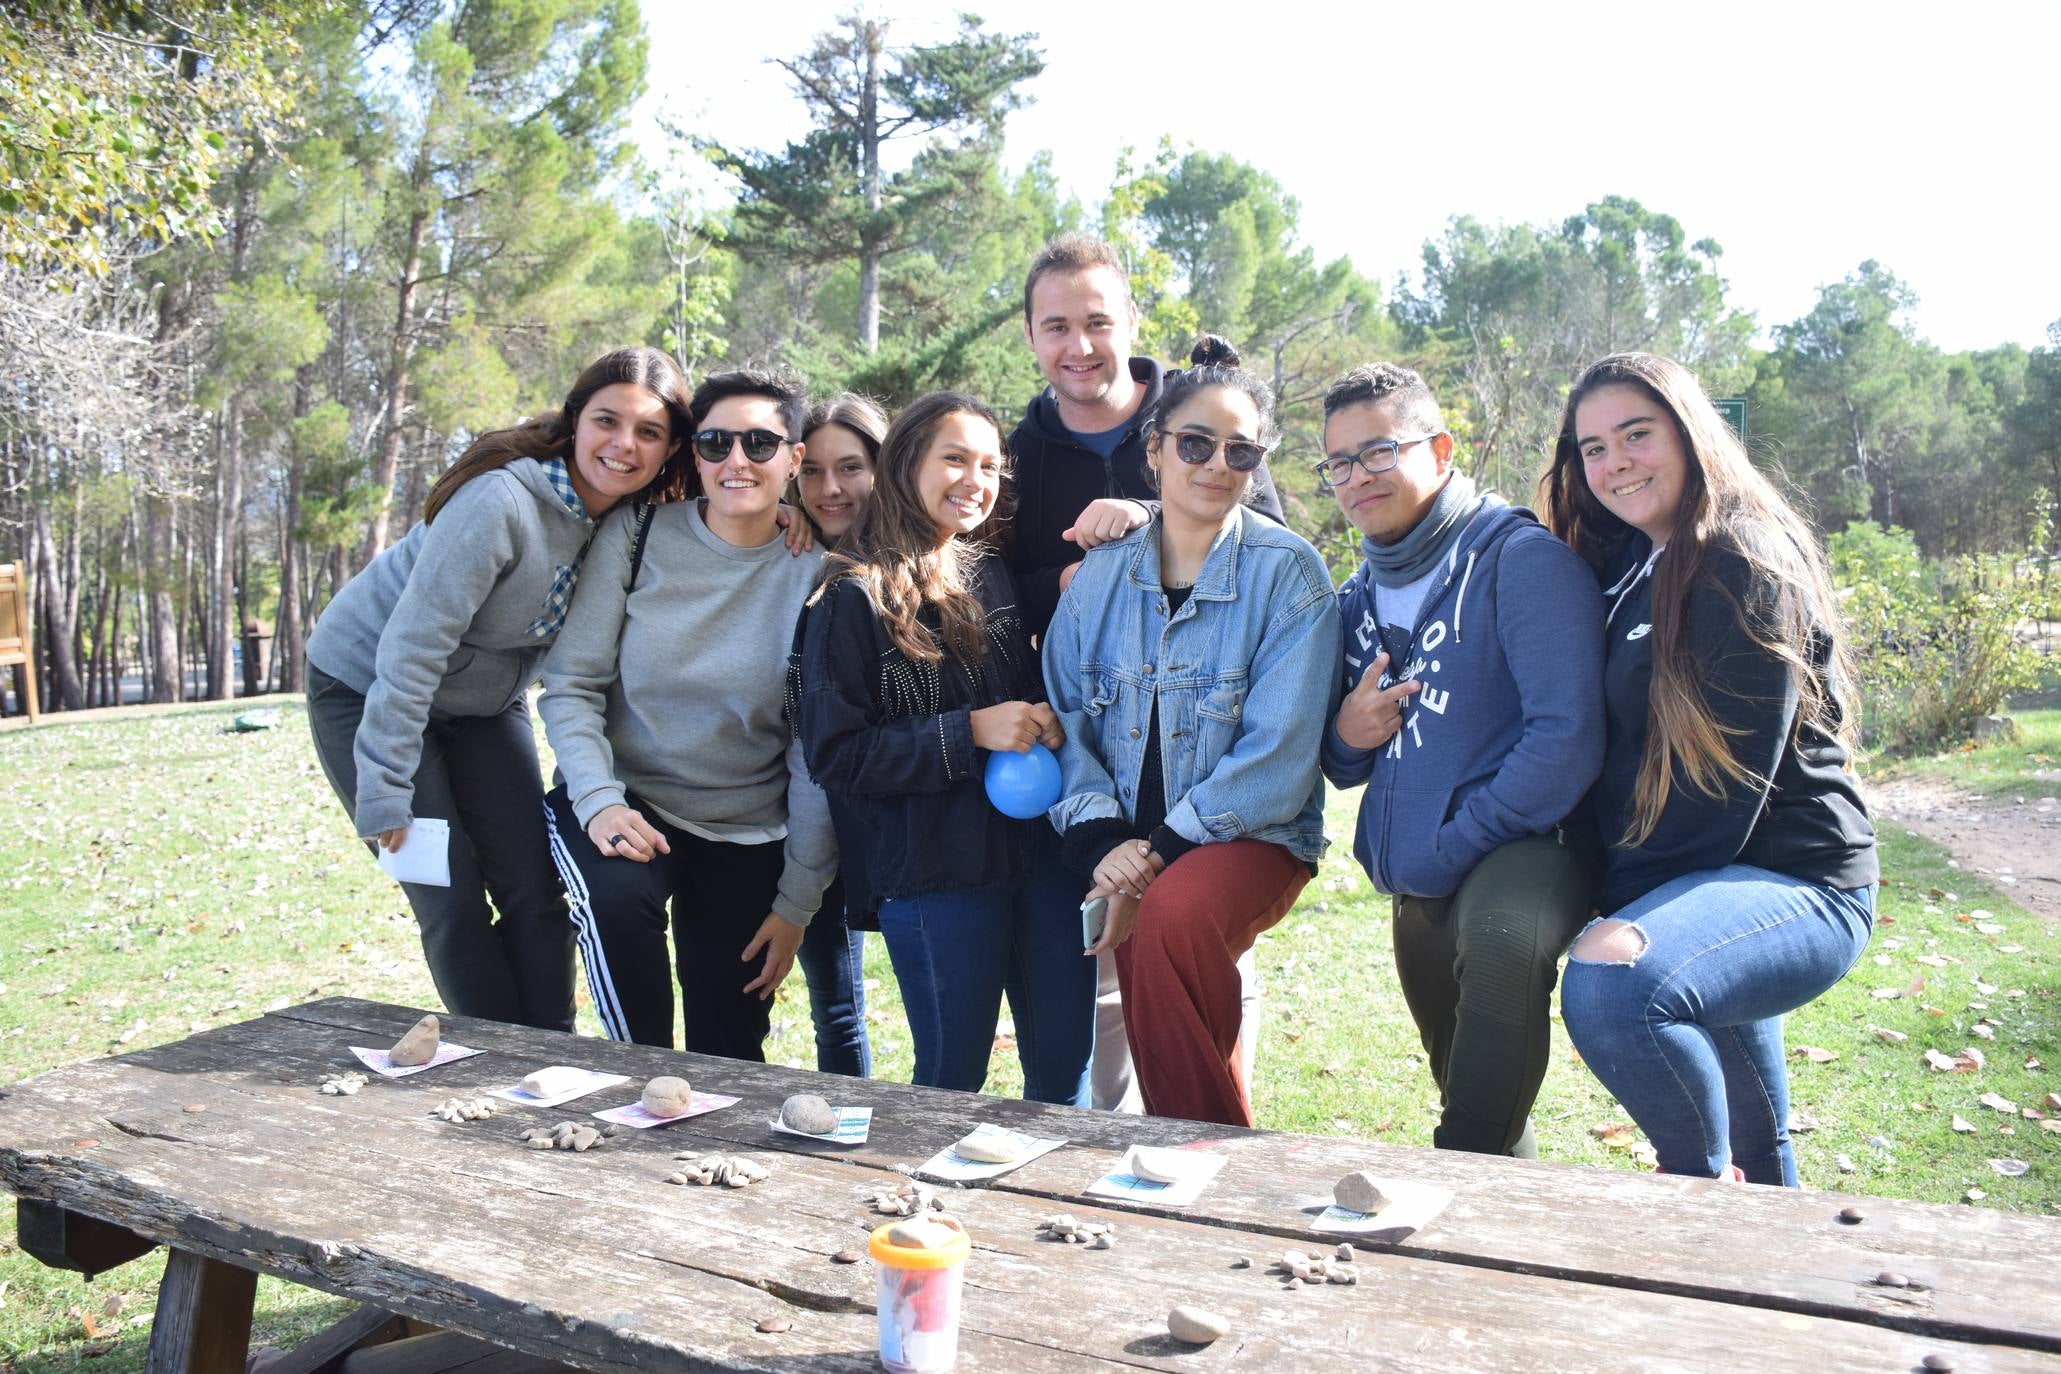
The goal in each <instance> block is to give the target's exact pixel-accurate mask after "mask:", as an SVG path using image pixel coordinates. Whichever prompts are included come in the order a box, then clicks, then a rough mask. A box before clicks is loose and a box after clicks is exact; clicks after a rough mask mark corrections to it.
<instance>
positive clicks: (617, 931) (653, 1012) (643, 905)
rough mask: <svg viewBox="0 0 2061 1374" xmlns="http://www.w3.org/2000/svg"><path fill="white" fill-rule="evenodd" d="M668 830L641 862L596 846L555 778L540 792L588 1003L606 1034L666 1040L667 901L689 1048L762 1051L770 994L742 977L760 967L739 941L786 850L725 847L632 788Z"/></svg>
mask: <svg viewBox="0 0 2061 1374" xmlns="http://www.w3.org/2000/svg"><path fill="white" fill-rule="evenodd" d="M626 800H627V802H628V803H629V805H630V806H631V807H632V808H633V809H635V810H636V811H638V812H640V813H641V814H642V815H643V817H644V819H645V821H646V822H648V823H649V824H650V825H651V826H652V827H653V828H654V829H656V830H658V831H659V832H660V833H661V834H663V835H664V836H665V837H666V843H667V844H669V845H671V846H672V852H671V853H670V854H654V855H653V856H652V858H651V862H649V863H641V864H640V863H638V862H637V861H636V860H635V859H622V858H617V857H615V856H614V855H608V854H603V853H602V852H601V851H600V850H598V849H596V848H595V847H594V842H593V841H592V840H590V839H588V838H587V831H586V827H584V826H582V825H581V824H580V822H579V818H578V817H576V816H574V815H573V809H572V802H571V800H570V799H569V798H568V797H567V796H566V792H565V788H564V787H563V786H559V787H554V788H552V789H551V792H550V794H549V795H548V796H547V797H545V799H544V813H545V818H546V821H547V823H548V825H549V828H550V832H551V855H552V857H553V858H554V859H556V860H557V861H558V872H559V876H560V877H562V878H564V880H565V891H566V895H567V896H568V897H570V898H571V899H572V918H573V925H574V927H575V928H576V929H577V930H578V932H579V942H580V958H581V960H582V962H584V963H585V964H586V966H587V987H588V990H589V991H591V992H592V993H593V995H594V1010H595V1011H596V1012H597V1013H598V1014H599V1015H600V1017H601V1025H602V1028H603V1029H605V1030H606V1031H607V1032H608V1038H609V1039H611V1040H634V1041H636V1042H637V1043H638V1044H640V1045H663V1046H665V1047H666V1048H668V1049H670V1048H672V1044H673V976H672V973H671V972H670V971H668V969H667V968H666V929H667V926H668V923H669V922H668V917H667V912H666V904H667V902H668V901H670V902H671V904H672V914H671V917H670V925H671V928H672V932H673V961H674V964H675V966H676V967H677V968H678V970H679V975H680V995H681V998H682V1000H683V1001H684V1002H685V1004H686V1015H687V1048H688V1049H689V1050H690V1051H692V1052H693V1053H696V1054H717V1055H722V1056H723V1057H724V1058H726V1059H751V1060H756V1061H758V1062H760V1063H764V1062H765V1058H766V1048H765V1046H766V1033H767V1031H769V1030H770V1029H771V1028H772V1015H773V1003H772V999H770V998H767V999H764V1000H761V999H760V997H759V995H758V994H757V993H754V992H746V991H745V990H744V985H745V984H746V983H749V982H751V981H752V980H753V979H754V978H756V977H758V975H759V971H760V970H761V969H762V968H764V967H765V956H764V952H763V951H761V952H760V953H759V954H758V955H757V956H755V957H754V958H753V959H752V961H751V962H750V963H748V964H747V963H745V962H744V961H743V959H742V957H741V956H742V955H743V954H744V949H745V946H747V945H749V944H750V943H751V942H752V938H753V937H754V936H756V935H757V934H758V931H759V926H760V925H762V924H764V922H765V919H766V917H767V916H769V915H770V914H772V910H773V897H774V894H775V893H777V892H778V891H779V889H780V874H781V871H782V870H783V869H784V868H785V867H786V864H787V847H786V845H784V844H782V843H780V842H779V841H777V840H776V841H774V842H772V843H769V844H725V843H723V842H721V841H718V840H706V839H703V838H702V837H701V836H699V835H696V834H694V833H693V832H691V831H686V830H681V829H679V828H678V827H676V826H672V825H669V824H667V823H666V821H665V820H664V818H662V817H661V816H660V815H659V814H658V813H657V812H656V811H653V810H652V809H651V808H650V807H649V806H647V805H645V804H644V803H643V802H642V801H640V800H639V799H638V797H637V795H636V794H635V793H630V794H629V795H628V797H627V798H626Z"/></svg>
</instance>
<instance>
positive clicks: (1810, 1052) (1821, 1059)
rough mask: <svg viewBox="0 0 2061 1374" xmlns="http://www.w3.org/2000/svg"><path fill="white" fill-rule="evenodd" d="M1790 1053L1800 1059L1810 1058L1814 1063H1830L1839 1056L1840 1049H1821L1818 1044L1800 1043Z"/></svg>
mask: <svg viewBox="0 0 2061 1374" xmlns="http://www.w3.org/2000/svg"><path fill="white" fill-rule="evenodd" d="M1789 1053H1790V1054H1791V1055H1793V1056H1795V1057H1796V1058H1799V1059H1808V1060H1810V1061H1811V1063H1813V1064H1829V1063H1831V1062H1832V1061H1833V1060H1835V1059H1837V1058H1838V1057H1839V1051H1837V1050H1826V1049H1820V1048H1818V1047H1817V1046H1816V1045H1798V1046H1797V1047H1796V1048H1795V1049H1793V1050H1791V1051H1789Z"/></svg>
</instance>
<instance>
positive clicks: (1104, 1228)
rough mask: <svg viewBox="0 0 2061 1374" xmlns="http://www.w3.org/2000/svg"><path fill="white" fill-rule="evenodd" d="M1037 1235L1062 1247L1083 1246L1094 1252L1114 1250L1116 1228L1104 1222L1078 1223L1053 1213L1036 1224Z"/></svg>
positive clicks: (1062, 1213) (1062, 1214) (1066, 1216)
mask: <svg viewBox="0 0 2061 1374" xmlns="http://www.w3.org/2000/svg"><path fill="white" fill-rule="evenodd" d="M1038 1234H1039V1235H1041V1236H1043V1237H1044V1238H1045V1239H1046V1240H1056V1241H1058V1242H1060V1243H1061V1244H1062V1245H1085V1246H1087V1247H1089V1248H1090V1249H1094V1250H1113V1249H1115V1248H1116V1228H1115V1227H1114V1226H1111V1225H1110V1224H1109V1223H1108V1222H1106V1221H1078V1220H1076V1219H1075V1218H1074V1217H1072V1216H1070V1215H1068V1214H1067V1213H1065V1212H1055V1213H1054V1214H1053V1215H1051V1216H1049V1217H1046V1218H1045V1219H1044V1220H1043V1221H1042V1222H1040V1223H1039V1224H1038Z"/></svg>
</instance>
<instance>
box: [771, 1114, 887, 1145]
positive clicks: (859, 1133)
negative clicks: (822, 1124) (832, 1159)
mask: <svg viewBox="0 0 2061 1374" xmlns="http://www.w3.org/2000/svg"><path fill="white" fill-rule="evenodd" d="M832 1110H833V1111H835V1112H836V1113H837V1125H836V1126H835V1127H833V1128H831V1129H830V1130H829V1131H827V1132H825V1133H824V1134H822V1135H816V1134H815V1133H814V1132H811V1131H797V1130H796V1129H794V1127H792V1126H786V1125H782V1124H781V1123H780V1122H779V1121H777V1120H776V1121H769V1122H767V1123H766V1124H767V1125H768V1126H771V1127H772V1128H773V1130H774V1132H775V1133H776V1134H778V1135H798V1136H800V1137H801V1138H802V1139H803V1140H825V1141H828V1142H830V1143H831V1144H832V1145H864V1144H865V1143H866V1135H867V1133H868V1132H870V1131H871V1130H872V1129H873V1109H872V1108H871V1107H835V1108H832Z"/></svg>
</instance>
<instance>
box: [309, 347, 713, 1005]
mask: <svg viewBox="0 0 2061 1374" xmlns="http://www.w3.org/2000/svg"><path fill="white" fill-rule="evenodd" d="M688 429H689V424H688V420H687V382H686V378H685V377H684V376H682V375H681V372H680V369H679V367H678V365H677V364H675V363H674V362H673V360H672V358H671V357H669V356H668V355H667V354H665V353H663V352H660V351H659V350H657V349H653V348H626V349H619V350H617V351H615V352H613V353H609V354H607V355H605V356H603V357H601V358H599V359H597V360H596V361H595V362H594V363H593V364H592V365H591V366H589V367H588V368H587V370H586V371H584V372H582V373H581V374H580V376H579V380H578V381H576V382H574V383H573V388H572V391H571V392H570V393H569V394H568V395H567V396H566V398H565V404H564V405H563V406H561V407H558V408H557V409H554V410H551V411H548V412H546V413H545V414H542V415H539V416H537V417H536V418H534V419H531V420H528V421H526V422H524V423H523V424H520V425H517V426H515V427H514V428H512V429H503V430H495V431H493V432H491V433H488V434H483V435H481V436H480V437H479V438H478V439H477V440H475V441H474V443H473V444H472V446H471V447H470V448H469V449H467V450H466V452H465V456H464V457H462V458H461V459H459V460H458V462H457V463H456V464H455V465H454V466H453V467H452V468H451V469H450V471H448V472H446V473H445V474H444V475H443V476H442V477H441V478H439V479H438V481H437V484H436V486H435V487H434V488H433V489H432V490H431V492H430V495H429V500H428V502H427V504H426V506H425V508H424V510H423V517H422V523H421V524H419V525H417V526H416V527H415V528H414V529H412V530H410V531H409V532H408V534H407V536H406V537H405V538H403V539H402V540H401V541H400V542H399V543H397V544H395V545H394V546H393V547H392V548H390V549H388V550H387V551H386V552H385V553H383V554H381V555H380V556H379V557H378V558H377V559H375V560H373V562H372V564H371V566H370V567H368V568H366V569H365V570H364V571H363V572H362V573H360V574H359V575H358V576H357V577H355V578H353V579H352V580H351V581H350V582H349V583H348V584H347V585H346V586H345V587H344V588H343V590H342V591H340V592H338V593H337V595H336V598H335V599H334V600H333V601H331V602H330V603H329V607H328V609H327V610H325V611H324V612H323V614H322V618H321V620H320V621H319V622H318V623H317V624H316V626H315V632H314V634H313V635H312V636H310V638H309V640H308V721H309V725H310V727H311V728H312V729H313V731H314V736H315V753H316V756H317V757H318V758H319V759H320V760H321V763H322V771H323V772H324V773H325V774H326V775H327V776H328V778H329V785H330V786H331V787H332V788H334V789H335V791H336V794H337V796H338V797H339V798H340V799H341V800H342V801H343V804H344V810H345V811H346V812H347V813H349V815H350V817H351V819H352V821H353V823H354V824H355V825H356V827H357V832H358V834H359V835H360V836H362V837H364V838H365V839H366V840H367V841H368V842H376V843H377V844H378V845H380V846H381V847H383V848H385V849H387V850H389V851H398V850H400V849H401V848H402V847H403V846H404V845H405V844H406V843H408V840H409V830H410V827H411V825H412V823H413V822H414V820H415V819H417V818H418V817H436V818H439V819H442V820H444V821H447V822H448V823H449V825H450V837H449V846H450V849H449V861H450V885H449V886H447V887H438V886H431V885H428V884H423V883H412V882H411V883H403V884H402V890H403V891H405V892H406V893H407V895H408V904H409V906H411V907H412V908H413V909H414V911H415V919H416V922H417V924H418V925H420V927H421V930H422V948H423V952H424V954H425V955H426V956H427V957H428V960H429V971H430V977H431V978H432V979H434V980H435V982H436V987H437V995H438V996H439V997H441V998H442V999H443V1002H444V1005H445V1007H447V1008H448V1009H450V1010H451V1011H454V1012H457V1013H459V1014H461V1015H466V1016H482V1017H488V1018H491V1019H493V1020H496V1021H515V1022H521V1023H523V1024H525V1025H532V1026H542V1027H545V1028H548V1029H554V1030H571V1029H572V1026H573V983H572V977H573V963H572V936H573V929H572V925H571V923H570V922H569V921H568V919H567V915H566V906H565V896H564V893H563V892H562V891H561V890H560V888H559V884H558V879H557V876H556V875H555V873H554V872H553V871H552V864H551V858H550V853H549V850H548V848H547V844H546V840H545V833H544V818H543V796H544V789H543V782H542V773H541V769H540V768H539V766H538V762H537V748H536V742H535V738H534V735H533V734H532V731H531V725H530V712H529V704H528V702H527V701H526V700H525V699H524V694H525V693H526V692H527V691H528V690H529V688H530V686H531V685H532V684H533V683H535V682H536V680H537V676H538V673H539V671H540V670H541V668H542V665H543V660H544V653H545V650H547V649H549V648H550V647H551V643H552V641H553V640H554V639H555V638H556V637H557V634H558V630H559V627H560V625H561V624H562V623H563V621H564V619H565V612H566V608H567V606H568V605H569V604H570V602H571V599H572V592H573V587H574V584H575V583H576V582H577V581H578V579H579V575H580V567H581V564H582V562H583V561H584V559H585V557H586V553H587V546H588V543H589V541H590V540H591V539H592V537H593V534H594V528H595V522H596V521H598V520H599V519H600V518H601V517H602V516H603V515H604V514H605V513H607V511H608V510H609V509H611V508H612V507H614V506H615V505H617V504H618V503H620V502H621V501H623V500H624V499H625V498H626V497H631V496H635V495H637V494H639V493H642V492H644V491H646V490H647V489H651V488H655V487H663V486H665V485H666V484H667V483H669V482H670V483H673V484H676V485H684V481H685V473H684V460H679V461H675V455H676V454H678V453H679V451H680V449H681V446H682V443H683V441H684V439H685V438H686V435H687V431H688ZM415 842H416V843H418V844H428V843H432V842H433V841H432V840H431V839H430V838H429V837H427V836H422V837H419V838H418V839H417V840H416V841H415ZM490 897H491V899H492V905H493V908H494V909H497V910H498V911H499V912H500V919H499V920H498V921H496V920H495V919H494V910H490V909H489V906H488V901H489V898H490Z"/></svg>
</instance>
